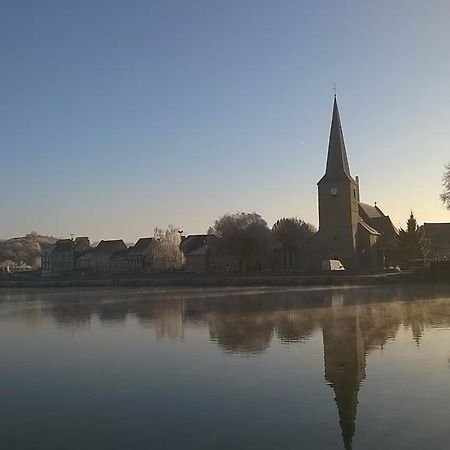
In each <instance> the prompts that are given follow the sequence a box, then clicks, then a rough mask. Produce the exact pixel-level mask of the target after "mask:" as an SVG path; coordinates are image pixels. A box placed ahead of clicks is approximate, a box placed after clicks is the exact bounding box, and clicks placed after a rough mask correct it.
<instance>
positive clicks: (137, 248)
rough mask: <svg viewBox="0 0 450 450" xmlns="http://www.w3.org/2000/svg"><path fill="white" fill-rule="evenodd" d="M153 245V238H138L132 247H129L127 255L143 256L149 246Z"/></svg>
mask: <svg viewBox="0 0 450 450" xmlns="http://www.w3.org/2000/svg"><path fill="white" fill-rule="evenodd" d="M153 244H154V239H153V238H140V239H138V241H137V242H136V244H134V245H133V246H132V247H129V249H128V254H129V255H143V254H144V253H145V252H146V251H147V250H148V249H149V247H150V246H151V245H153Z"/></svg>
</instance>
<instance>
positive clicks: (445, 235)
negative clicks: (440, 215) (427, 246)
mask: <svg viewBox="0 0 450 450" xmlns="http://www.w3.org/2000/svg"><path fill="white" fill-rule="evenodd" d="M423 229H424V232H425V236H426V237H427V238H428V239H430V241H431V248H432V249H433V250H439V249H448V248H450V223H424V224H423Z"/></svg>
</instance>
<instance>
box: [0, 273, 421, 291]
mask: <svg viewBox="0 0 450 450" xmlns="http://www.w3.org/2000/svg"><path fill="white" fill-rule="evenodd" d="M420 281H425V278H424V277H423V276H422V275H420V274H417V273H413V272H401V273H382V274H374V275H351V274H345V273H342V272H340V273H327V274H320V273H319V274H304V273H270V274H268V273H263V274H186V273H166V274H151V275H148V276H145V277H144V276H140V277H137V276H126V277H125V276H122V277H102V278H70V277H67V278H65V277H58V278H56V277H55V278H40V277H36V276H35V277H28V278H27V277H22V278H14V277H10V278H3V279H0V288H67V287H75V288H83V287H246V286H343V285H363V286H364V285H371V284H392V283H410V282H420Z"/></svg>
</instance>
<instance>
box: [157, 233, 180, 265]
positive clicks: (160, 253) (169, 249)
mask: <svg viewBox="0 0 450 450" xmlns="http://www.w3.org/2000/svg"><path fill="white" fill-rule="evenodd" d="M153 237H154V240H155V247H154V254H153V262H154V266H155V268H158V269H160V270H162V271H168V270H176V269H179V268H180V267H181V263H182V259H181V251H180V242H181V236H180V233H179V230H178V228H176V227H174V226H173V225H169V226H168V227H167V228H166V229H162V228H155V229H154V231H153Z"/></svg>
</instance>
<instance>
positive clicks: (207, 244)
mask: <svg viewBox="0 0 450 450" xmlns="http://www.w3.org/2000/svg"><path fill="white" fill-rule="evenodd" d="M217 239H218V238H217V237H216V236H213V235H210V234H191V235H189V236H187V237H185V238H184V239H183V241H182V242H181V244H180V249H181V252H182V253H183V259H184V264H183V268H184V270H185V271H186V272H194V273H204V272H237V271H238V270H239V261H238V258H237V257H234V256H229V255H222V254H220V253H219V252H218V249H217Z"/></svg>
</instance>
